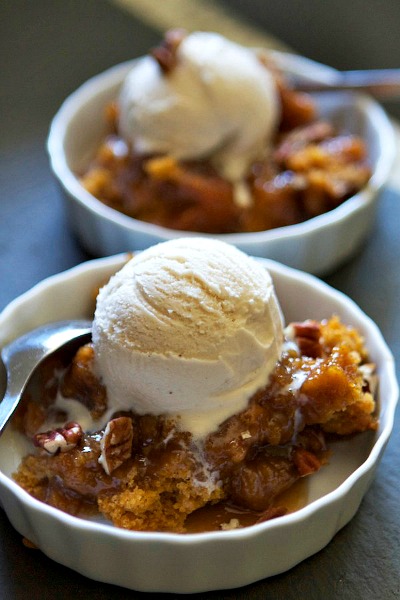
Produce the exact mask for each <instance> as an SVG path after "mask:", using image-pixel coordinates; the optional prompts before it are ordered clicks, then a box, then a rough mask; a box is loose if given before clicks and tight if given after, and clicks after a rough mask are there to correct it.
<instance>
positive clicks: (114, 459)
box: [99, 417, 133, 475]
mask: <svg viewBox="0 0 400 600" xmlns="http://www.w3.org/2000/svg"><path fill="white" fill-rule="evenodd" d="M132 442H133V423H132V419H131V418H130V417H117V418H116V419H112V420H111V421H109V422H108V423H107V426H106V428H105V431H104V434H103V437H102V439H101V442H100V448H101V455H100V458H99V463H100V464H101V465H102V467H103V469H104V470H105V472H106V473H107V475H111V473H112V472H113V471H115V469H116V468H117V467H119V466H120V465H122V463H124V462H125V461H126V460H128V458H130V456H131V453H132Z"/></svg>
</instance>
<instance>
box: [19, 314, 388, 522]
mask: <svg viewBox="0 0 400 600" xmlns="http://www.w3.org/2000/svg"><path fill="white" fill-rule="evenodd" d="M302 329H303V334H304V327H303V328H302ZM321 334H322V335H320V336H319V337H320V339H321V340H322V342H321V344H320V347H319V348H318V353H316V356H317V357H316V358H312V357H310V356H300V355H299V354H298V353H296V352H295V351H294V350H293V349H291V348H289V349H287V350H285V351H284V353H283V355H282V358H281V360H280V361H279V362H278V364H277V366H276V368H275V370H274V372H273V373H272V375H271V377H270V380H269V383H268V385H267V386H266V387H265V388H264V389H262V390H260V391H259V392H257V393H256V394H255V395H254V396H253V397H252V398H251V399H250V401H249V403H248V406H247V408H246V409H245V410H243V411H242V412H241V413H238V414H235V415H233V416H232V417H230V418H229V419H227V420H226V421H225V422H224V423H223V424H222V425H221V426H220V427H219V428H218V430H217V431H215V432H213V433H211V434H210V435H209V436H208V437H207V438H206V439H205V440H204V441H203V443H202V444H200V445H198V444H195V443H194V442H193V440H192V438H191V435H190V433H189V432H182V431H178V430H177V429H176V428H175V425H174V423H173V422H172V421H169V420H167V419H165V418H163V417H156V416H150V415H143V416H139V415H137V414H134V413H124V414H122V413H116V414H115V415H113V418H116V417H118V416H125V417H128V418H129V419H130V423H131V425H132V430H133V439H132V448H131V450H129V449H128V455H127V457H124V461H123V462H122V464H121V463H119V464H120V466H117V467H116V468H115V469H113V470H112V472H111V474H110V475H109V474H107V472H106V470H105V469H104V468H103V466H102V464H100V463H99V458H100V455H101V453H102V446H101V442H102V439H103V434H104V431H103V430H101V431H97V432H94V433H84V434H83V435H82V437H81V438H80V441H79V442H78V443H77V445H76V446H75V447H73V448H72V449H68V451H66V452H58V453H56V454H54V455H49V454H47V453H46V452H44V451H43V449H41V450H39V451H38V452H37V453H36V454H34V453H33V454H31V455H29V456H27V457H25V458H24V459H23V460H22V462H21V465H20V467H19V469H18V471H17V473H16V474H15V475H14V479H15V480H16V481H17V482H18V483H19V484H20V485H21V486H22V487H23V488H24V489H25V490H27V491H28V492H29V493H31V494H32V495H33V496H34V497H36V498H38V499H39V500H41V501H43V502H46V503H47V504H49V505H51V506H54V507H56V508H59V509H60V510H63V511H65V512H68V513H70V514H73V515H76V516H81V517H84V516H88V515H90V516H96V515H101V516H102V517H104V518H106V519H108V521H109V522H112V523H113V524H114V525H116V526H118V527H123V528H126V529H131V530H140V531H172V532H177V533H199V532H205V531H217V530H221V529H232V528H236V527H247V526H249V525H254V524H256V523H259V522H262V521H267V520H270V519H273V518H277V517H279V516H282V515H284V514H287V513H292V512H294V511H297V510H299V509H300V508H301V507H303V506H305V505H306V504H307V496H308V486H307V481H306V476H308V475H312V474H313V473H315V472H316V471H318V469H319V468H321V467H323V465H324V464H326V462H327V458H328V456H329V449H328V447H327V444H326V441H325V437H326V432H328V433H329V436H331V435H335V434H336V435H349V434H350V433H351V434H355V433H357V432H359V431H365V430H368V429H374V428H376V426H377V418H376V414H375V412H374V411H375V405H374V401H373V398H372V396H371V394H370V393H369V391H368V389H366V386H365V385H364V382H363V377H362V375H361V374H360V372H359V370H358V367H357V365H358V361H359V360H360V359H359V358H358V357H360V356H362V355H363V353H364V352H365V351H364V348H363V346H362V340H361V338H360V337H358V336H357V335H356V334H355V333H354V330H350V329H348V328H345V327H344V326H342V325H340V323H339V321H338V320H337V319H335V318H333V319H331V320H330V321H329V322H327V324H325V325H322V324H321ZM335 344H336V345H335ZM74 360H75V359H74ZM76 360H79V361H80V364H79V376H77V369H76V368H73V369H71V370H70V371H69V373H70V375H71V377H70V378H69V381H68V386H69V389H70V392H71V394H72V397H74V395H75V391H77V393H76V395H77V396H79V394H81V395H82V394H88V395H89V396H91V397H92V398H89V399H85V398H84V399H83V402H84V404H85V405H86V406H91V403H90V400H91V399H93V398H95V399H96V402H97V404H96V402H95V406H93V407H92V410H94V411H96V410H97V409H98V408H100V409H102V408H103V398H102V394H101V393H98V390H97V391H96V389H95V387H96V386H95V382H94V380H93V373H92V372H91V370H90V364H91V360H92V352H91V351H88V349H86V351H84V352H78V355H77V359H76ZM75 366H76V365H75ZM42 375H43V378H42V382H41V383H40V384H39V388H40V385H42V386H43V396H42V398H43V405H41V404H40V401H38V397H36V398H34V400H33V406H35V407H36V408H37V407H42V409H43V415H44V416H45V413H46V411H48V412H50V413H51V410H52V405H51V398H50V399H49V390H51V392H50V396H51V397H53V396H54V382H55V381H61V379H60V377H59V376H57V377H55V375H54V372H51V369H50V372H49V371H47V370H46V372H44V373H42ZM86 375H87V376H86ZM48 382H50V383H51V386H50V387H49V386H48V385H47V384H48ZM60 385H62V383H60ZM46 386H47V387H46ZM75 387H76V390H75ZM100 391H101V390H100ZM78 392H79V394H78ZM39 399H40V395H39ZM30 406H31V404H30V401H29V400H28V402H27V406H26V407H25V409H24V410H25V412H24V413H20V414H18V415H17V416H16V418H15V421H14V424H15V425H16V426H17V427H18V428H19V430H20V431H22V432H24V433H25V434H26V435H27V437H30V436H31V432H32V431H34V430H35V429H36V427H37V423H38V419H39V420H40V417H41V413H40V414H39V415H38V414H37V412H36V409H35V410H33V409H30V408H29V407H30ZM321 424H323V426H322V425H321ZM36 430H37V429H36ZM129 452H130V454H129Z"/></svg>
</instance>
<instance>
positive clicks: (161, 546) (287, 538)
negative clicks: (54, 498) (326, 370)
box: [0, 255, 398, 593]
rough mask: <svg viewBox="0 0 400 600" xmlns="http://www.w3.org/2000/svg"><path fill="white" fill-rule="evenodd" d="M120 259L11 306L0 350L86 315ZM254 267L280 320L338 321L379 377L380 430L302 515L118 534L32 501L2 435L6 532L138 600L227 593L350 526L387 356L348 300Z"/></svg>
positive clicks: (373, 459)
mask: <svg viewBox="0 0 400 600" xmlns="http://www.w3.org/2000/svg"><path fill="white" fill-rule="evenodd" d="M125 258H126V256H124V255H119V256H114V257H109V258H103V259H98V260H93V261H88V262H87V263H83V264H82V265H80V266H78V267H75V268H73V269H71V270H69V271H66V272H65V273H61V274H60V275H56V276H53V277H51V278H49V279H46V280H45V281H43V282H42V283H40V284H39V285H37V286H36V287H34V288H33V289H32V290H30V291H29V292H27V293H26V294H24V295H22V296H21V297H19V298H17V299H16V300H14V301H13V302H12V303H11V304H10V305H8V307H7V308H5V310H4V311H3V312H2V313H1V315H0V346H2V345H4V344H5V343H6V342H8V341H10V340H11V339H13V338H15V337H17V336H19V335H21V334H23V333H25V332H26V331H28V330H30V329H33V328H35V327H37V326H39V325H42V324H44V323H47V322H50V321H56V320H60V319H69V318H80V317H84V318H87V317H88V316H90V310H91V308H90V307H91V306H92V291H93V288H94V286H96V285H98V284H99V283H100V282H101V283H102V282H103V281H104V280H105V278H107V277H108V276H109V275H110V274H111V273H113V272H114V271H116V270H117V269H118V268H119V267H120V266H121V265H122V264H123V262H124V260H125ZM260 260H263V262H264V264H265V265H266V267H267V268H269V269H270V272H271V274H272V276H273V279H274V282H275V286H276V290H277V294H278V297H279V299H280V301H281V305H282V308H283V311H284V314H285V317H286V320H287V321H289V320H302V319H306V318H308V317H314V318H316V319H321V318H323V317H327V316H330V315H331V314H332V313H336V314H338V315H340V316H341V317H342V319H343V320H344V322H346V323H348V324H352V325H354V326H356V327H358V328H359V329H360V330H361V332H362V333H363V334H364V336H365V339H366V343H367V346H368V348H369V351H370V354H371V358H372V360H373V361H375V362H376V364H377V367H378V373H379V378H380V425H379V429H378V431H377V432H374V433H372V432H368V433H365V434H361V435H358V436H356V437H355V438H354V439H352V440H351V441H342V442H340V443H338V444H336V445H335V448H334V454H333V457H332V460H331V461H330V464H329V465H328V466H326V467H325V468H324V469H322V470H321V471H320V472H319V473H317V474H314V475H313V476H312V477H310V479H309V480H308V481H309V483H308V503H307V505H306V506H305V507H304V508H302V509H300V510H299V511H297V512H295V513H292V514H289V515H286V516H283V517H280V518H277V519H274V520H272V521H269V522H265V523H262V524H259V525H254V526H252V527H248V528H243V529H237V530H232V531H219V532H212V533H203V534H190V535H179V534H167V533H138V532H130V531H124V530H121V529H117V528H115V527H113V526H111V525H107V524H99V523H95V522H92V521H89V520H84V519H78V518H75V517H71V516H69V515H67V514H64V513H63V512H61V511H59V510H57V509H54V508H52V507H49V506H47V505H45V504H42V503H41V502H39V501H37V500H35V499H34V498H32V497H31V496H29V495H28V494H27V493H26V492H25V491H24V490H23V489H21V488H20V487H19V486H18V485H17V484H16V483H14V481H13V480H12V479H11V477H10V475H11V473H12V472H13V471H14V470H15V469H16V467H17V465H18V463H19V461H20V459H21V456H22V455H23V454H24V452H25V451H26V450H25V449H24V445H23V444H22V443H21V440H20V438H19V436H18V434H16V433H15V432H14V431H12V430H10V428H8V429H6V431H5V433H4V434H3V436H2V437H1V438H0V502H1V504H2V506H3V508H4V510H5V511H6V513H7V515H8V517H9V519H10V521H11V523H12V524H13V526H14V527H15V528H16V529H17V530H18V531H19V532H20V533H21V534H22V535H23V536H25V537H27V538H28V539H30V540H31V541H32V542H34V543H35V544H36V545H37V546H38V547H39V548H41V550H42V551H43V552H44V553H45V554H46V555H48V556H49V557H50V558H52V559H54V560H55V561H57V562H59V563H61V564H63V565H66V566H68V567H70V568H71V569H74V570H75V571H78V572H80V573H82V574H84V575H86V576H87V577H90V578H92V579H95V580H99V581H104V582H107V583H113V584H116V585H120V586H124V587H127V588H132V589H135V590H140V591H148V592H173V593H192V592H204V591H208V590H216V589H226V588H234V587H239V586H243V585H246V584H249V583H252V582H255V581H257V580H260V579H263V578H265V577H269V576H272V575H276V574H278V573H281V572H283V571H285V570H287V569H290V568H291V567H293V566H294V565H296V564H297V563H299V562H300V561H302V560H304V559H305V558H307V557H309V556H311V555H312V554H314V553H315V552H318V551H319V550H320V549H321V548H323V547H324V546H325V545H326V544H327V543H328V542H329V541H330V540H331V539H332V538H333V536H334V535H335V533H336V532H337V531H338V530H339V529H340V528H341V527H343V526H344V525H346V523H347V522H348V521H349V520H350V519H351V518H352V517H353V515H354V514H355V512H356V511H357V509H358V507H359V505H360V502H361V499H362V497H363V496H364V494H365V493H366V491H367V489H368V486H369V484H370V483H371V480H372V478H373V476H374V473H375V470H376V467H377V464H378V462H379V460H380V458H381V456H382V453H383V451H384V448H385V446H386V443H387V441H388V438H389V435H390V433H391V429H392V425H393V418H394V411H395V406H396V402H397V395H398V389H397V383H396V379H395V374H394V373H395V372H394V364H393V357H392V355H391V353H390V351H389V349H388V348H387V346H386V344H385V342H384V340H383V338H382V336H381V334H380V332H379V330H378V328H377V327H376V325H375V324H374V323H373V322H372V321H371V320H370V319H369V318H368V317H367V316H366V315H365V314H364V313H363V312H362V311H361V310H360V309H359V308H358V307H357V306H356V305H355V304H354V303H353V302H352V301H351V300H349V298H347V297H346V296H344V295H343V294H341V293H339V292H337V291H335V290H334V289H332V288H330V287H329V286H327V285H326V284H324V283H322V282H321V281H319V280H317V279H316V278H314V277H312V276H310V275H306V274H304V273H301V272H299V271H295V270H293V269H290V268H288V267H285V266H282V265H279V264H277V263H274V262H273V261H268V260H264V259H260ZM1 384H2V385H4V380H3V381H1V380H0V385H1ZM0 389H1V387H0Z"/></svg>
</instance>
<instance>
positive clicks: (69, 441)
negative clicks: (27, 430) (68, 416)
mask: <svg viewBox="0 0 400 600" xmlns="http://www.w3.org/2000/svg"><path fill="white" fill-rule="evenodd" d="M82 435H83V431H82V428H81V426H80V425H79V423H74V422H72V421H71V422H70V423H67V424H66V425H65V426H64V427H59V428H57V429H53V430H50V431H45V432H43V433H37V434H36V435H34V436H33V443H34V445H35V446H37V447H38V448H42V449H43V450H46V452H48V453H49V454H57V453H58V452H68V450H72V449H73V448H75V447H76V446H77V445H78V444H79V442H80V440H81V438H82Z"/></svg>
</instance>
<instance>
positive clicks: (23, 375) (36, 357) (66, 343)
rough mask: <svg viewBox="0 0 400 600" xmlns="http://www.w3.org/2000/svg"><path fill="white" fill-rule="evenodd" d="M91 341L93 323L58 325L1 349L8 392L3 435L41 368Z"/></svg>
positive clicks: (1, 409) (1, 417)
mask: <svg viewBox="0 0 400 600" xmlns="http://www.w3.org/2000/svg"><path fill="white" fill-rule="evenodd" d="M90 338H91V322H90V321H86V320H75V321H57V322H55V323H49V324H48V325H44V326H43V327H39V328H38V329H34V330H33V331H30V332H29V333H26V334H25V335H23V336H21V337H19V338H17V339H16V340H14V341H13V342H11V343H10V344H8V345H7V346H5V347H4V348H3V349H2V351H1V358H2V361H3V364H4V367H5V369H6V372H7V388H6V392H5V394H4V397H3V400H2V402H1V403H0V435H1V434H2V433H3V431H4V429H5V427H6V425H7V423H8V422H9V420H10V418H11V417H12V415H13V413H14V411H15V409H16V408H17V406H18V404H19V402H20V400H21V398H22V396H23V393H24V391H25V389H26V387H27V385H28V382H29V381H30V379H31V378H32V376H33V374H34V373H35V371H36V369H37V368H38V367H39V365H41V364H42V363H43V362H44V360H45V359H48V358H49V357H54V356H55V355H57V356H58V357H61V355H62V356H64V357H65V356H66V355H68V356H71V355H72V354H73V353H74V352H75V351H76V350H77V349H78V348H79V346H82V345H83V344H84V343H86V342H87V341H89V340H90Z"/></svg>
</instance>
